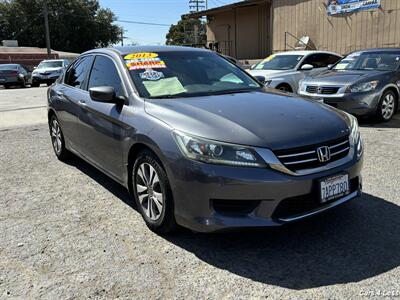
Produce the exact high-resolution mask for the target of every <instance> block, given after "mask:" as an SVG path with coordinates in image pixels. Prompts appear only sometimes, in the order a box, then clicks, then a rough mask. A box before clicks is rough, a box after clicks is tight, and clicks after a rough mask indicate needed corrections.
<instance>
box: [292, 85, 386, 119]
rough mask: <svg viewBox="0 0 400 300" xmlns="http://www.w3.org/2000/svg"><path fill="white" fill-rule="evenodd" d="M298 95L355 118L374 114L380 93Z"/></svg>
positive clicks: (303, 92) (302, 93) (300, 93)
mask: <svg viewBox="0 0 400 300" xmlns="http://www.w3.org/2000/svg"><path fill="white" fill-rule="evenodd" d="M299 95H301V96H302V97H305V98H307V99H311V100H317V101H321V100H323V102H324V103H326V104H328V105H331V106H333V107H336V108H338V109H341V110H344V111H345V112H348V113H350V114H352V115H356V116H369V115H373V114H375V112H376V109H377V107H378V103H379V100H380V93H379V92H378V91H372V92H362V93H351V94H347V93H346V94H344V93H342V94H337V95H321V94H310V93H307V92H305V91H300V92H299Z"/></svg>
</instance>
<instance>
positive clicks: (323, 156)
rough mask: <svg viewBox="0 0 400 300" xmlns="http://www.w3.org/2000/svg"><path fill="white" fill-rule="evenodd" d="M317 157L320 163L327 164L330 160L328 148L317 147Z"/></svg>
mask: <svg viewBox="0 0 400 300" xmlns="http://www.w3.org/2000/svg"><path fill="white" fill-rule="evenodd" d="M317 155H318V160H319V161H320V162H327V161H329V160H330V159H331V150H330V149H329V147H328V146H323V147H319V148H318V149H317Z"/></svg>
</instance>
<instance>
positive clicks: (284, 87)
mask: <svg viewBox="0 0 400 300" xmlns="http://www.w3.org/2000/svg"><path fill="white" fill-rule="evenodd" d="M276 89H277V90H281V91H285V92H289V93H293V88H292V87H291V86H290V84H289V83H286V82H284V83H280V84H278V85H277V86H276Z"/></svg>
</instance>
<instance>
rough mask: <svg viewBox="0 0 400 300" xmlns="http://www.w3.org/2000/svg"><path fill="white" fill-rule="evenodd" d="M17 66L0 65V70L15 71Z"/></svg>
mask: <svg viewBox="0 0 400 300" xmlns="http://www.w3.org/2000/svg"><path fill="white" fill-rule="evenodd" d="M17 69H18V65H0V70H17Z"/></svg>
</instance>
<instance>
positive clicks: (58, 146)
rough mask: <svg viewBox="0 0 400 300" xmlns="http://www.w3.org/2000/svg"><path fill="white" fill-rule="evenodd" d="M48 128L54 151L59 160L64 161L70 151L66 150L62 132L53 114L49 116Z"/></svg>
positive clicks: (68, 156)
mask: <svg viewBox="0 0 400 300" xmlns="http://www.w3.org/2000/svg"><path fill="white" fill-rule="evenodd" d="M49 129H50V137H51V144H52V146H53V150H54V153H55V154H56V156H57V158H58V159H59V160H61V161H66V160H67V159H68V158H70V155H71V153H70V152H69V151H68V150H67V148H65V140H64V135H63V133H62V130H61V126H60V123H59V122H58V119H57V117H56V116H55V115H53V116H51V118H50V122H49Z"/></svg>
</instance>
